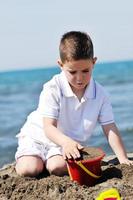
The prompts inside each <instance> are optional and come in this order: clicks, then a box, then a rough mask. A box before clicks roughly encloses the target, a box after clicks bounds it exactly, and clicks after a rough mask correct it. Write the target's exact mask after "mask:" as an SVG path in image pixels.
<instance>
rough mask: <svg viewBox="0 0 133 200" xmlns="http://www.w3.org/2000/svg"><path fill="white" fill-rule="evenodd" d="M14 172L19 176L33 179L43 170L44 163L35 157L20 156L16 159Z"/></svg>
mask: <svg viewBox="0 0 133 200" xmlns="http://www.w3.org/2000/svg"><path fill="white" fill-rule="evenodd" d="M15 169H16V172H17V174H19V175H20V176H30V177H35V176H37V175H39V174H40V173H41V172H42V171H43V169H44V162H43V161H42V159H41V158H39V157H37V156H22V157H20V158H18V159H17V162H16V167H15Z"/></svg>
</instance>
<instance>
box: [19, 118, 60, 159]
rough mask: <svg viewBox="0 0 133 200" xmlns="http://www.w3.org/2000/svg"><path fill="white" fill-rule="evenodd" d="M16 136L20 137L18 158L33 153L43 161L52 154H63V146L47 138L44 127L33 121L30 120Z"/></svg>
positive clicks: (32, 154)
mask: <svg viewBox="0 0 133 200" xmlns="http://www.w3.org/2000/svg"><path fill="white" fill-rule="evenodd" d="M16 137H17V138H18V148H17V152H16V154H15V159H16V160H17V159H18V158H19V157H22V156H26V155H27V156H28V155H31V156H38V157H40V158H41V159H42V160H43V161H46V160H47V159H49V158H50V157H52V156H55V155H62V151H61V147H60V146H58V145H56V144H55V143H53V142H52V141H50V140H49V139H48V138H46V136H45V135H44V131H43V129H42V127H39V126H37V124H35V123H31V122H30V121H29V120H28V121H27V122H26V123H25V124H24V126H23V127H22V129H21V132H20V133H19V134H18V135H17V136H16Z"/></svg>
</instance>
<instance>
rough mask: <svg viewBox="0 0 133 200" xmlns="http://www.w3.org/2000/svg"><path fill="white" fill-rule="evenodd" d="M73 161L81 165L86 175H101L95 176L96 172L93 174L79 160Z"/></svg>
mask: <svg viewBox="0 0 133 200" xmlns="http://www.w3.org/2000/svg"><path fill="white" fill-rule="evenodd" d="M75 163H76V164H77V165H78V166H79V167H81V168H82V169H83V170H84V171H85V172H86V173H87V174H88V175H90V176H92V177H93V178H100V177H101V176H97V175H96V174H93V173H92V172H91V171H90V170H88V169H87V168H86V167H85V166H84V165H83V164H82V162H81V161H75Z"/></svg>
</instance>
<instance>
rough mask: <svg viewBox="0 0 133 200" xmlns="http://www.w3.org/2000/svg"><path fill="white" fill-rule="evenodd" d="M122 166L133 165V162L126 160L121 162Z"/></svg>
mask: <svg viewBox="0 0 133 200" xmlns="http://www.w3.org/2000/svg"><path fill="white" fill-rule="evenodd" d="M120 163H121V164H127V165H133V160H129V159H128V158H127V159H124V160H121V161H120Z"/></svg>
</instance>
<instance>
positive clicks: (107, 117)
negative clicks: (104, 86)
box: [98, 95, 114, 125]
mask: <svg viewBox="0 0 133 200" xmlns="http://www.w3.org/2000/svg"><path fill="white" fill-rule="evenodd" d="M98 121H99V123H100V124H101V125H106V124H110V123H113V122H114V115H113V111H112V105H111V102H110V99H109V96H108V95H106V96H104V99H103V103H102V106H101V109H100V113H99V116H98Z"/></svg>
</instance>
